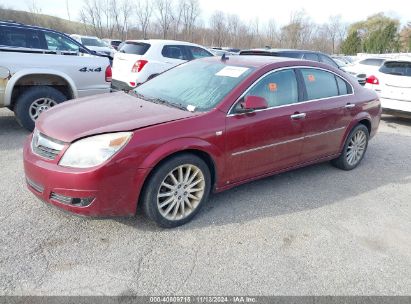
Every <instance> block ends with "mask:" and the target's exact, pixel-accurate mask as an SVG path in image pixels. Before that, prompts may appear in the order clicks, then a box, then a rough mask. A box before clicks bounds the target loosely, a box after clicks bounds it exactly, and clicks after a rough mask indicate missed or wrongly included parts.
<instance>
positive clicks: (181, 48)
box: [112, 39, 213, 91]
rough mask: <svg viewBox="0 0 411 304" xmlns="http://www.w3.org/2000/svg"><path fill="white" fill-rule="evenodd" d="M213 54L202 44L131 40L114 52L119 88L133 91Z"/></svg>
mask: <svg viewBox="0 0 411 304" xmlns="http://www.w3.org/2000/svg"><path fill="white" fill-rule="evenodd" d="M209 56H213V54H212V53H211V52H209V51H208V50H206V49H205V48H203V47H202V46H200V45H197V44H193V43H189V42H183V41H174V40H157V39H151V40H127V41H125V42H124V43H123V45H122V46H121V48H120V49H119V51H118V52H117V53H116V54H115V55H114V61H113V82H112V86H113V87H114V88H116V89H121V90H126V91H127V90H131V89H133V88H135V87H137V86H138V85H139V84H142V83H143V82H145V81H147V80H149V79H151V78H153V77H155V76H157V75H158V74H160V73H162V72H164V71H166V70H168V69H170V68H172V67H175V66H177V65H179V64H181V63H184V62H186V61H189V60H193V59H197V58H202V57H209Z"/></svg>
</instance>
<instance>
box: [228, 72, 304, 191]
mask: <svg viewBox="0 0 411 304" xmlns="http://www.w3.org/2000/svg"><path fill="white" fill-rule="evenodd" d="M249 95H253V96H260V97H263V98H265V99H266V101H267V103H268V108H267V109H263V110H257V111H255V112H252V113H247V114H246V113H238V112H236V110H237V109H238V108H239V107H240V103H241V102H242V101H243V100H244V98H245V97H246V96H249ZM299 98H300V97H299V92H298V84H297V78H296V74H295V71H294V70H293V69H286V70H280V71H276V72H271V73H270V74H268V75H266V76H264V77H263V78H261V79H260V80H259V81H257V82H256V83H255V84H254V85H253V86H252V87H251V89H249V90H248V91H247V92H246V94H244V96H243V97H242V98H240V100H239V102H238V103H237V104H236V105H235V106H234V107H233V109H232V110H231V112H230V113H229V115H228V116H227V120H226V138H227V142H226V152H227V153H226V155H227V159H226V164H227V167H226V169H227V172H228V174H227V182H229V183H232V182H236V181H241V180H246V179H249V178H253V177H256V176H259V175H263V174H265V173H270V172H273V171H276V170H280V169H284V168H287V167H291V166H293V165H295V164H297V163H298V162H299V159H300V154H301V148H302V144H303V139H304V134H303V125H302V122H303V119H301V118H302V117H301V116H300V115H299V114H300V113H299V107H300V105H299V104H298V101H299V100H300V99H299Z"/></svg>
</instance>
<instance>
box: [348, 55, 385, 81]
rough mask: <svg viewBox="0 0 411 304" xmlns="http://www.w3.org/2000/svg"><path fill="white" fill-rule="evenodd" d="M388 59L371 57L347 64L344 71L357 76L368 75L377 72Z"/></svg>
mask: <svg viewBox="0 0 411 304" xmlns="http://www.w3.org/2000/svg"><path fill="white" fill-rule="evenodd" d="M386 59H387V58H384V57H369V58H366V59H362V60H360V61H357V62H355V63H353V64H352V65H347V66H345V67H344V71H346V72H347V73H350V74H351V75H353V76H356V77H359V76H360V78H362V77H368V76H370V75H372V74H374V73H375V72H377V71H378V69H379V68H380V67H381V65H382V64H383V63H384V61H385V60H386Z"/></svg>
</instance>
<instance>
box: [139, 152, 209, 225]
mask: <svg viewBox="0 0 411 304" xmlns="http://www.w3.org/2000/svg"><path fill="white" fill-rule="evenodd" d="M210 188H211V177H210V170H209V168H208V166H207V164H206V163H205V162H204V161H203V160H202V159H201V158H199V157H197V156H195V155H192V154H182V155H177V156H175V157H172V158H170V159H168V160H166V161H165V162H164V163H162V164H161V165H160V166H159V167H158V168H156V169H155V171H154V172H153V174H152V175H151V176H150V178H149V180H148V181H147V183H146V185H145V188H144V190H143V194H142V204H143V209H144V211H145V213H146V215H147V216H148V217H149V218H150V219H152V220H153V221H155V222H156V223H157V224H158V225H159V226H161V227H164V228H172V227H177V226H180V225H183V224H185V223H187V222H189V221H190V220H191V219H192V218H193V217H194V216H195V215H196V214H197V213H198V212H199V210H200V208H201V205H202V204H203V203H204V201H206V200H207V199H208V195H209V193H210Z"/></svg>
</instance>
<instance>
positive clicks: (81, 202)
mask: <svg viewBox="0 0 411 304" xmlns="http://www.w3.org/2000/svg"><path fill="white" fill-rule="evenodd" d="M50 199H52V200H55V201H57V202H59V203H62V204H66V205H71V206H75V207H86V206H88V205H90V204H91V203H92V202H93V200H94V197H85V198H78V197H70V196H66V195H62V194H58V193H55V192H51V194H50Z"/></svg>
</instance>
